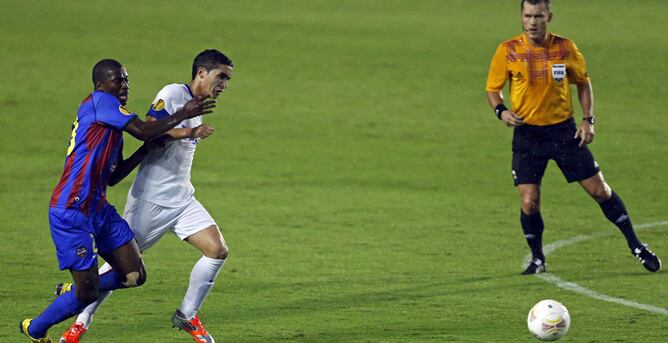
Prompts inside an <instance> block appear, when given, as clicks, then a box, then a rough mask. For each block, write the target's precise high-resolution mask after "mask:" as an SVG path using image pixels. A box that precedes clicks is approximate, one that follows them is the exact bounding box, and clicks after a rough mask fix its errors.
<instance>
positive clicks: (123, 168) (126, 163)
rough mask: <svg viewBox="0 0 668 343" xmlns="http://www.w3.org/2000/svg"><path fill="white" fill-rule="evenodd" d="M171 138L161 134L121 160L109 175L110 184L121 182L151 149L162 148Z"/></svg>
mask: <svg viewBox="0 0 668 343" xmlns="http://www.w3.org/2000/svg"><path fill="white" fill-rule="evenodd" d="M169 139H170V137H169V136H168V135H163V136H160V137H158V138H156V139H153V140H150V141H147V142H145V143H144V144H143V145H142V146H140V147H139V149H137V151H135V152H134V153H133V154H132V155H131V156H130V157H128V158H127V159H125V160H121V161H120V162H119V163H118V165H116V168H115V169H114V172H113V173H111V176H110V177H109V186H114V185H116V184H117V183H119V182H121V180H123V179H124V178H125V177H126V176H128V175H130V172H132V171H133V170H134V169H135V168H136V167H137V166H138V165H139V163H141V161H142V160H143V159H144V157H146V155H148V154H149V153H150V152H151V151H154V150H158V149H162V148H163V147H164V146H165V142H167V141H168V140H169Z"/></svg>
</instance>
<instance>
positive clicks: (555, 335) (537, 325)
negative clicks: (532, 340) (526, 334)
mask: <svg viewBox="0 0 668 343" xmlns="http://www.w3.org/2000/svg"><path fill="white" fill-rule="evenodd" d="M527 326H528V327H529V331H530V332H531V333H532V334H533V335H534V336H536V338H538V339H539V340H541V341H556V340H558V339H559V338H561V337H563V336H564V335H565V334H566V333H567V332H568V328H569V327H570V326H571V316H570V315H569V314H568V310H567V309H566V306H564V305H562V304H561V303H560V302H558V301H555V300H541V301H539V302H538V303H537V304H536V305H533V307H532V308H531V311H529V316H528V317H527Z"/></svg>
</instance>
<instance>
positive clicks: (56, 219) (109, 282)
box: [19, 59, 215, 343]
mask: <svg viewBox="0 0 668 343" xmlns="http://www.w3.org/2000/svg"><path fill="white" fill-rule="evenodd" d="M93 86H94V91H93V92H92V93H91V94H89V95H88V96H87V97H86V98H84V100H83V101H82V102H81V104H80V105H79V110H78V112H77V116H76V119H75V121H74V123H73V125H72V134H71V137H70V140H69V147H68V149H67V154H66V157H65V166H64V171H63V175H62V177H61V179H60V181H59V182H58V185H57V186H56V188H55V189H54V191H53V195H52V197H51V203H50V206H49V224H50V227H51V236H52V238H53V242H54V244H55V246H56V255H57V258H58V262H59V267H60V269H61V270H65V269H67V270H69V271H70V273H71V274H72V279H73V281H74V286H73V287H72V291H71V292H68V293H67V294H64V295H62V296H60V297H58V298H56V299H55V300H54V301H53V302H52V303H51V304H50V305H49V306H48V307H47V308H46V309H45V310H44V312H42V313H41V314H40V315H39V316H37V317H36V318H34V319H25V320H23V321H21V322H20V323H19V329H20V331H21V332H22V333H23V334H24V335H26V336H27V337H28V338H29V339H30V340H31V341H32V342H39V343H48V342H52V341H51V339H50V338H49V336H48V334H47V331H48V329H49V328H50V327H51V326H53V325H55V324H57V323H59V322H61V321H63V320H65V319H67V318H69V317H71V316H73V315H75V314H77V313H79V312H81V310H83V308H85V307H86V306H87V305H88V304H90V303H92V302H94V301H96V300H97V299H98V297H99V294H100V292H106V291H109V290H113V289H119V288H129V287H137V286H140V285H142V284H143V283H144V281H145V280H146V272H145V270H144V265H143V262H142V259H141V256H140V253H139V248H138V246H137V243H136V242H135V241H134V239H133V238H134V234H133V232H132V231H131V230H130V227H129V226H128V224H127V222H126V221H125V220H124V219H123V218H121V217H120V216H119V215H118V213H117V212H116V209H115V208H114V207H113V206H111V205H110V204H109V203H108V202H107V199H106V190H107V186H109V185H114V184H115V183H117V182H119V181H120V180H121V179H123V178H124V177H125V176H127V175H128V174H129V173H130V171H132V169H134V167H136V166H137V165H138V164H139V162H140V161H141V160H142V159H143V158H144V156H146V155H147V154H148V153H149V152H150V151H151V150H152V146H153V145H154V143H155V142H153V143H145V144H144V145H142V147H140V148H139V149H138V150H137V151H136V152H135V153H134V154H132V155H131V156H130V158H128V159H126V160H124V159H123V156H122V150H123V131H126V132H128V133H130V134H131V135H132V136H133V137H135V138H137V139H140V140H143V141H145V142H150V141H152V140H153V139H160V138H159V137H160V136H161V135H163V134H164V133H166V132H167V131H168V130H170V129H171V128H173V127H174V126H176V125H178V124H179V123H181V122H182V121H183V120H186V119H189V118H193V117H198V116H201V115H203V114H206V113H210V112H211V109H212V108H213V107H215V101H214V100H210V99H209V100H205V98H202V97H198V98H194V99H192V100H191V101H190V102H188V103H187V104H186V105H185V106H183V108H182V109H181V111H179V112H178V113H175V114H174V115H173V116H171V117H169V118H163V119H161V120H157V121H153V122H144V121H142V120H140V119H138V118H137V115H135V114H134V113H131V112H130V111H128V110H127V109H126V108H125V104H126V102H127V100H128V91H129V80H128V73H127V71H126V70H125V68H124V67H123V66H122V65H121V64H120V63H119V62H118V61H115V60H111V59H105V60H102V61H100V62H98V63H97V64H96V65H95V66H94V67H93ZM158 145H159V144H158ZM98 255H99V256H101V257H102V258H103V259H104V260H105V261H107V263H109V264H110V265H111V266H113V270H112V271H108V272H106V273H103V274H98V267H97V257H98Z"/></svg>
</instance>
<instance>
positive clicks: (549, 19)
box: [547, 12, 552, 23]
mask: <svg viewBox="0 0 668 343" xmlns="http://www.w3.org/2000/svg"><path fill="white" fill-rule="evenodd" d="M551 21H552V12H550V13H548V15H547V22H548V23H549V22H551Z"/></svg>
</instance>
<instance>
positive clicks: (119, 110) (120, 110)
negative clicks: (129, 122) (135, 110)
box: [118, 105, 131, 116]
mask: <svg viewBox="0 0 668 343" xmlns="http://www.w3.org/2000/svg"><path fill="white" fill-rule="evenodd" d="M118 112H121V113H123V114H125V115H126V116H129V115H130V114H131V113H130V111H128V109H127V108H125V106H123V105H120V106H118Z"/></svg>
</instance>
